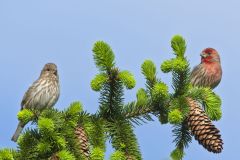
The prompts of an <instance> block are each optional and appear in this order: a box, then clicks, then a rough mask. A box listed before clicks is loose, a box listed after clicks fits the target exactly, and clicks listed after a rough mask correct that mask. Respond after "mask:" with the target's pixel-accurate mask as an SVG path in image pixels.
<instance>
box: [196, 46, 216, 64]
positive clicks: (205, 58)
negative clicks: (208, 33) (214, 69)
mask: <svg viewBox="0 0 240 160" xmlns="http://www.w3.org/2000/svg"><path fill="white" fill-rule="evenodd" d="M200 55H201V57H202V58H201V62H202V63H214V62H218V63H220V56H219V54H218V52H217V51H216V50H215V49H213V48H206V49H204V50H203V51H202V53H201V54H200Z"/></svg>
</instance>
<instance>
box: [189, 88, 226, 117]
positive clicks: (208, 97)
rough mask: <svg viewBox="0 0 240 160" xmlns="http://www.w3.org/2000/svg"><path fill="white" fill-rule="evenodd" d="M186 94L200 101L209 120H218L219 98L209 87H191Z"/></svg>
mask: <svg viewBox="0 0 240 160" xmlns="http://www.w3.org/2000/svg"><path fill="white" fill-rule="evenodd" d="M186 96H189V97H192V98H193V99H195V100H197V101H199V102H201V103H202V104H203V107H204V109H205V112H206V114H207V115H208V116H209V118H210V119H211V120H215V121H217V120H220V119H221V117H222V110H221V99H220V97H219V96H218V95H217V94H215V93H214V92H213V91H212V90H211V89H210V88H204V87H193V88H191V89H190V91H189V93H187V94H186Z"/></svg>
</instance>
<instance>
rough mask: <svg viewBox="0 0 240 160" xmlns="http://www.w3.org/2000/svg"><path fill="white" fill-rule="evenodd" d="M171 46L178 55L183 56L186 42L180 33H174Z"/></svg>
mask: <svg viewBox="0 0 240 160" xmlns="http://www.w3.org/2000/svg"><path fill="white" fill-rule="evenodd" d="M171 47H172V49H173V51H174V53H175V54H176V55H177V56H178V57H184V53H185V51H186V42H185V40H184V39H183V37H182V36H180V35H175V36H174V37H173V38H172V40H171Z"/></svg>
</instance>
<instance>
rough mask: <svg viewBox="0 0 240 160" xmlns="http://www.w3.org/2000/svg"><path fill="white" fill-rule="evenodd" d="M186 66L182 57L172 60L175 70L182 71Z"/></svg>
mask: <svg viewBox="0 0 240 160" xmlns="http://www.w3.org/2000/svg"><path fill="white" fill-rule="evenodd" d="M187 67H188V63H187V61H186V60H185V59H184V58H176V59H174V60H173V61H172V68H173V71H175V72H178V73H179V72H184V71H185V70H186V69H187Z"/></svg>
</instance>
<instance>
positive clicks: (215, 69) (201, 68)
mask: <svg viewBox="0 0 240 160" xmlns="http://www.w3.org/2000/svg"><path fill="white" fill-rule="evenodd" d="M201 57H202V58H201V63H200V64H199V65H197V66H196V67H195V68H194V69H193V71H192V73H191V77H190V80H191V83H192V85H193V86H202V87H210V88H212V89H213V88H215V87H216V86H217V85H218V84H219V83H220V81H221V78H222V68H221V64H220V57H219V54H218V52H217V51H216V50H215V49H213V48H206V49H204V50H203V51H202V53H201Z"/></svg>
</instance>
